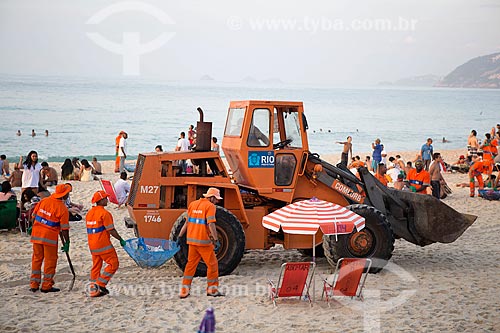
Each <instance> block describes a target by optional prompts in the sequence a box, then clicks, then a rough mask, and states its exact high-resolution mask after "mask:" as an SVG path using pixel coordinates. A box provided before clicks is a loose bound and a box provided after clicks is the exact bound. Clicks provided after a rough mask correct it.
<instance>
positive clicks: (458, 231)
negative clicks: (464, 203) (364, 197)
mask: <svg viewBox="0 0 500 333" xmlns="http://www.w3.org/2000/svg"><path fill="white" fill-rule="evenodd" d="M391 194H393V195H394V196H395V197H397V198H398V199H400V200H402V201H403V202H405V203H406V204H407V205H408V206H409V207H410V209H409V219H408V220H409V223H408V226H409V228H410V229H414V230H411V231H412V232H413V233H414V234H415V236H417V237H418V238H422V241H423V240H425V241H424V242H425V243H429V244H430V243H433V242H440V243H451V242H453V241H455V240H456V239H457V238H458V237H460V235H462V234H463V233H464V231H465V230H466V229H467V228H468V227H470V226H471V225H472V223H474V221H475V220H476V219H477V216H475V215H470V214H462V213H459V212H457V211H456V210H454V209H453V208H451V207H450V206H448V205H446V204H445V203H443V202H441V201H440V200H438V199H436V198H434V197H432V196H430V195H425V194H416V193H413V192H406V191H398V190H391ZM412 220H413V221H412ZM412 222H413V223H412ZM426 241H428V242H426ZM422 243H423V242H422ZM422 245H423V244H422Z"/></svg>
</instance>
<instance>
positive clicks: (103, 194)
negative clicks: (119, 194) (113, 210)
mask: <svg viewBox="0 0 500 333" xmlns="http://www.w3.org/2000/svg"><path fill="white" fill-rule="evenodd" d="M107 197H109V195H108V194H107V193H106V192H104V191H102V190H101V191H97V192H95V193H94V195H93V196H92V203H93V204H94V203H96V202H99V201H101V200H102V199H104V198H107Z"/></svg>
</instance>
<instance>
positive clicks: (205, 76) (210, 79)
mask: <svg viewBox="0 0 500 333" xmlns="http://www.w3.org/2000/svg"><path fill="white" fill-rule="evenodd" d="M200 80H201V81H213V80H214V78H213V77H211V76H210V75H207V74H205V75H203V76H202V77H200Z"/></svg>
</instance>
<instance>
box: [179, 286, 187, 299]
mask: <svg viewBox="0 0 500 333" xmlns="http://www.w3.org/2000/svg"><path fill="white" fill-rule="evenodd" d="M188 296H189V289H188V288H182V289H181V292H180V294H179V298H186V297H188Z"/></svg>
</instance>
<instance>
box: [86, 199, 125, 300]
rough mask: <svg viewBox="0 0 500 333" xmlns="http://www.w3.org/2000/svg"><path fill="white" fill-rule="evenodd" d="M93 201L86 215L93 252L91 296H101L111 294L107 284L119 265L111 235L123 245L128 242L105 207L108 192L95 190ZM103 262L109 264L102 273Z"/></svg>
mask: <svg viewBox="0 0 500 333" xmlns="http://www.w3.org/2000/svg"><path fill="white" fill-rule="evenodd" d="M92 203H93V204H95V206H93V207H92V208H91V209H90V210H89V212H88V213H87V217H86V221H87V236H88V241H89V249H90V253H91V254H92V270H91V272H90V296H91V297H99V296H104V295H107V294H109V291H108V289H107V288H106V285H107V284H108V282H109V280H110V279H111V278H112V277H113V275H114V274H115V273H116V271H117V270H118V266H119V262H118V256H117V255H116V251H115V248H114V247H113V244H111V241H110V237H109V236H110V235H111V236H113V237H114V238H116V239H118V240H119V241H120V245H121V246H125V244H126V243H125V241H124V240H123V239H122V238H121V237H120V235H119V234H118V232H117V231H116V230H115V227H114V225H113V216H112V215H111V213H110V212H108V211H107V210H106V209H105V208H104V207H105V206H106V205H107V204H108V194H107V193H106V192H104V191H97V192H95V193H94V195H93V196H92ZM103 262H105V263H106V264H107V265H106V268H104V271H103V272H102V273H101V268H102V263H103Z"/></svg>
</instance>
